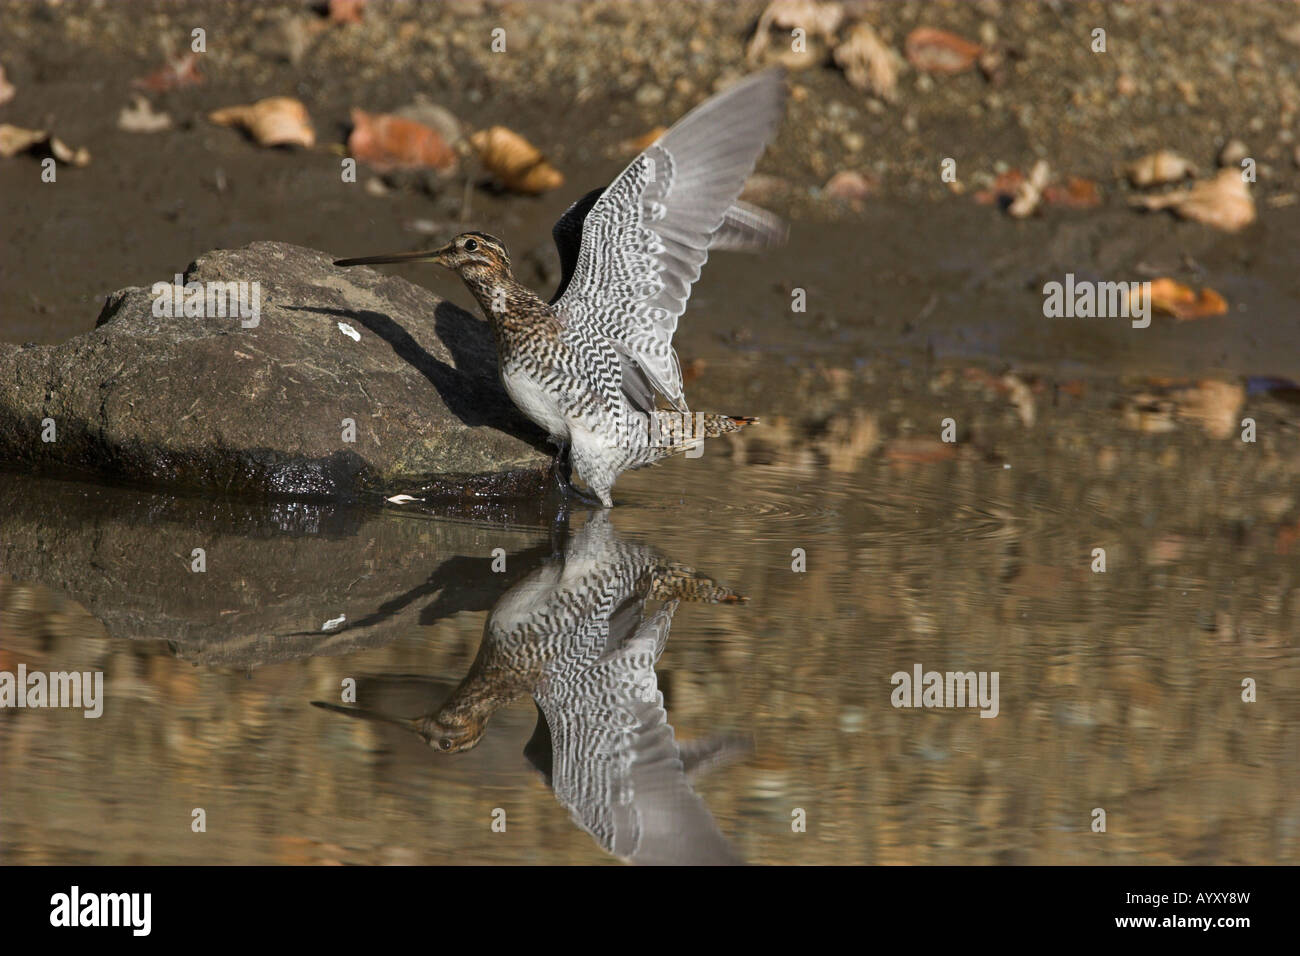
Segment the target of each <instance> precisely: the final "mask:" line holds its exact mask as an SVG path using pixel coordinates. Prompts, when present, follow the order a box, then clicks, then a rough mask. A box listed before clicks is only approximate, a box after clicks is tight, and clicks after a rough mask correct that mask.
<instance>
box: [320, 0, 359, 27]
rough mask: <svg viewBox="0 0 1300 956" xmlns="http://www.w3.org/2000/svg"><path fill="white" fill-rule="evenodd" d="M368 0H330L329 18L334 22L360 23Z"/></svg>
mask: <svg viewBox="0 0 1300 956" xmlns="http://www.w3.org/2000/svg"><path fill="white" fill-rule="evenodd" d="M365 9H366V0H329V12H328V15H329V19H330V20H331V21H332V22H334V23H360V22H361V16H362V14H364V13H365Z"/></svg>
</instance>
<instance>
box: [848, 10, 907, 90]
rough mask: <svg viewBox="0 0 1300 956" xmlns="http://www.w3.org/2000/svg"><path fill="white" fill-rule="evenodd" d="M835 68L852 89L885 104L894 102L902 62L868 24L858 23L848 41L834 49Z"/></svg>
mask: <svg viewBox="0 0 1300 956" xmlns="http://www.w3.org/2000/svg"><path fill="white" fill-rule="evenodd" d="M835 65H836V66H838V67H839V68H840V69H841V70H843V71H844V77H845V79H847V80H848V81H849V84H850V85H852V86H853V87H854V88H855V89H859V90H864V91H866V92H868V93H870V94H872V95H873V96H878V97H879V98H880V99H882V100H884V101H885V102H886V103H892V102H893V101H894V100H895V99H897V98H898V71H899V70H900V69H901V68H902V66H903V58H902V57H900V56H899V55H898V54H897V53H895V52H894V50H893V49H892V48H890V46H889V45H888V44H886V43H885V42H884V41H883V40H882V39H880V36H879V35H878V34H877V33H876V31H875V30H874V29H872V27H871V25H870V24H869V23H858V24H857V25H856V26H854V27H853V30H852V31H851V32H850V33H849V36H848V39H846V40H845V41H844V42H843V43H841V44H840V45H839V46H837V47H836V48H835Z"/></svg>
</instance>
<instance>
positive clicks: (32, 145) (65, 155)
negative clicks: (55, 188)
mask: <svg viewBox="0 0 1300 956" xmlns="http://www.w3.org/2000/svg"><path fill="white" fill-rule="evenodd" d="M25 152H45V153H47V154H49V155H50V156H53V157H54V158H55V159H56V160H58V161H59V162H61V163H67V164H68V165H69V166H86V165H88V164H89V163H90V150H88V149H86V148H85V147H84V146H80V147H78V148H76V149H73V148H72V147H71V146H69V145H68V144H67V143H65V142H63V140H61V139H59V138H58V137H57V136H51V135H50V134H49V133H48V132H47V131H45V130H43V129H24V128H23V127H21V126H10V125H9V124H8V123H0V158H4V159H9V158H10V157H11V156H16V155H18V154H19V153H25Z"/></svg>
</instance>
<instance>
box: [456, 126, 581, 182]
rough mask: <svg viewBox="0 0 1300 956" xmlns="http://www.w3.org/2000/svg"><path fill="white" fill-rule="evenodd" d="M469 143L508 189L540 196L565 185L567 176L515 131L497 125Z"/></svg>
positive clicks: (478, 133)
mask: <svg viewBox="0 0 1300 956" xmlns="http://www.w3.org/2000/svg"><path fill="white" fill-rule="evenodd" d="M469 141H470V145H472V146H473V147H474V149H475V150H477V151H478V156H479V159H480V160H481V161H482V163H483V165H484V166H485V167H486V168H487V169H488V171H489V172H491V173H492V175H494V176H496V178H497V179H499V180H500V181H501V184H502V185H503V186H505V187H506V188H507V189H510V190H513V191H514V192H519V193H526V194H528V195H537V194H538V193H544V192H546V191H547V190H550V189H556V188H558V187H560V186H563V185H564V175H563V174H562V173H561V172H560V171H559V170H558V169H556V168H555V167H554V166H552V165H551V164H550V163H549V162H547V161H546V157H545V156H543V155H542V154H541V152H540V151H539V150H538V149H537V147H535V146H534V145H533V144H532V143H530V142H528V140H526V139H524V138H523V137H522V136H520V135H519V134H518V133H516V132H514V131H513V130H509V129H506V128H505V127H504V126H493V127H491V128H490V129H483V130H479V131H478V132H477V133H475V134H474V135H473V136H471V137H470V138H469Z"/></svg>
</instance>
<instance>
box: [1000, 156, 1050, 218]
mask: <svg viewBox="0 0 1300 956" xmlns="http://www.w3.org/2000/svg"><path fill="white" fill-rule="evenodd" d="M1051 176H1052V168H1051V167H1050V166H1048V165H1047V160H1045V159H1040V160H1039V161H1038V162H1036V163H1034V168H1033V169H1031V170H1030V171H1029V175H1028V176H1027V177H1026V178H1025V180H1024V181H1023V182H1022V183H1021V184H1020V185H1019V186H1018V187H1016V194H1015V196H1013V197H1012V199H1011V205H1009V206H1007V212H1008V213H1009V214H1010V215H1012V216H1014V217H1015V218H1017V219H1024V218H1026V217H1028V216H1032V215H1033V214H1034V212H1035V211H1036V210H1037V209H1038V204H1039V203H1040V202H1042V199H1043V190H1044V189H1046V188H1047V184H1048V182H1049V181H1050V179H1051Z"/></svg>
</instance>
